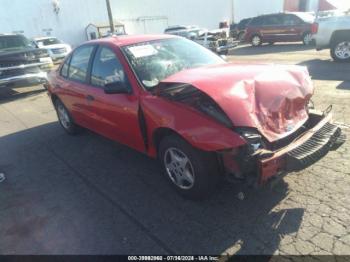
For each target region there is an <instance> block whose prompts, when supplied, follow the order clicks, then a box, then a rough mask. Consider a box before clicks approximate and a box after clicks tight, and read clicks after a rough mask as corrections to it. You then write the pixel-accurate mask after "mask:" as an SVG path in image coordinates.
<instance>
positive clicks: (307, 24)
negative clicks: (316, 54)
mask: <svg viewBox="0 0 350 262" xmlns="http://www.w3.org/2000/svg"><path fill="white" fill-rule="evenodd" d="M314 20H315V17H314V16H313V15H311V14H309V13H280V14H272V15H263V16H258V17H255V18H253V19H252V20H251V21H250V23H249V24H248V25H247V28H246V32H245V35H244V41H245V42H247V43H251V44H252V45H253V46H260V45H262V44H263V43H269V44H273V43H275V42H299V41H302V42H303V43H304V44H305V45H308V44H310V43H311V42H312V33H311V28H312V24H313V22H314Z"/></svg>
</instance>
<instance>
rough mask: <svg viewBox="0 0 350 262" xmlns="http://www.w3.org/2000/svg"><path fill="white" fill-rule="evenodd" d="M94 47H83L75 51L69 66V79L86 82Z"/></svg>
mask: <svg viewBox="0 0 350 262" xmlns="http://www.w3.org/2000/svg"><path fill="white" fill-rule="evenodd" d="M94 48H95V47H94V46H83V47H80V48H78V49H77V50H75V51H74V53H73V55H72V59H71V62H70V66H69V79H71V80H76V81H79V82H85V81H86V76H87V72H88V67H89V61H90V57H91V54H92V52H93V50H94Z"/></svg>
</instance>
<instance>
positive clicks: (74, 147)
mask: <svg viewBox="0 0 350 262" xmlns="http://www.w3.org/2000/svg"><path fill="white" fill-rule="evenodd" d="M228 59H229V60H230V61H231V62H233V63H281V64H298V65H304V66H307V67H308V68H309V71H310V74H311V75H312V78H313V81H314V85H315V95H314V98H313V101H314V103H315V106H316V107H317V108H319V109H326V108H327V106H328V105H330V104H332V105H333V113H334V117H335V119H336V121H337V122H338V123H340V124H341V125H342V126H343V129H344V131H345V132H346V133H348V134H349V133H350V132H349V131H350V129H347V128H348V127H350V117H349V115H350V103H349V101H350V74H349V72H350V64H340V63H334V62H333V61H331V59H330V56H329V51H328V50H326V51H321V52H317V51H315V50H314V49H312V48H306V47H304V46H303V45H300V44H282V45H274V46H263V47H258V48H252V47H249V46H240V47H237V48H236V49H235V50H233V51H232V52H231V55H230V56H229V57H228ZM349 159H350V143H349V142H346V144H344V145H343V146H342V147H341V148H340V149H339V150H337V151H335V152H331V153H329V154H328V155H327V156H326V157H325V158H324V159H323V160H321V161H319V162H318V163H316V164H315V165H314V166H312V167H311V168H309V169H307V170H305V171H303V172H300V173H296V174H290V175H289V176H287V177H286V178H285V179H284V181H281V182H280V183H279V184H278V185H276V186H275V187H274V188H273V189H268V188H265V189H260V190H254V189H249V188H243V187H241V186H238V185H222V186H221V187H220V188H219V189H218V191H217V193H216V194H215V195H214V196H213V197H211V198H210V199H208V200H204V201H200V202H193V201H188V200H184V199H183V198H181V197H179V196H178V195H177V194H176V193H175V192H174V191H173V190H172V189H171V187H170V186H169V185H168V183H167V181H166V180H165V179H164V178H163V177H162V175H161V170H160V167H159V166H158V164H157V162H156V161H154V160H150V159H149V158H147V157H146V156H144V155H142V154H140V153H137V152H135V151H133V150H131V149H128V148H127V147H124V146H122V145H119V144H117V143H114V142H111V141H109V140H107V139H105V138H102V137H100V136H98V135H96V134H93V133H91V132H88V131H86V132H84V134H82V135H79V136H74V137H72V136H68V135H67V134H66V133H65V132H64V131H63V129H62V128H61V127H60V126H59V124H58V122H57V117H56V114H55V111H54V109H53V107H52V104H51V102H50V101H49V98H48V97H47V95H46V92H45V90H44V89H43V88H42V87H41V86H38V85H33V86H26V87H13V88H2V89H0V173H1V172H4V173H5V175H6V180H5V181H4V182H2V183H0V212H1V216H0V253H1V254H150V253H151V254H303V255H306V254H348V255H350V212H349V206H350V198H349V196H348V194H349V191H350V161H349ZM239 192H243V193H244V199H243V200H242V199H239V198H238V197H237V195H238V193H239Z"/></svg>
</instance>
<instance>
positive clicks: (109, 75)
mask: <svg viewBox="0 0 350 262" xmlns="http://www.w3.org/2000/svg"><path fill="white" fill-rule="evenodd" d="M114 82H123V83H124V84H125V85H126V86H129V84H128V80H127V77H126V73H125V71H124V69H123V66H122V64H121V63H120V62H119V59H118V58H117V56H116V55H115V53H114V51H112V50H111V49H109V48H107V47H100V48H99V49H98V50H97V53H96V55H95V59H94V62H93V65H92V71H91V84H92V85H94V86H98V87H102V88H103V87H104V86H105V85H106V84H109V83H114Z"/></svg>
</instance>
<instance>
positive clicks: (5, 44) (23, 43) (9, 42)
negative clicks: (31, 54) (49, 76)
mask: <svg viewBox="0 0 350 262" xmlns="http://www.w3.org/2000/svg"><path fill="white" fill-rule="evenodd" d="M25 48H36V46H35V45H34V43H32V42H30V41H29V40H28V39H27V38H25V37H24V36H22V35H3V36H0V52H6V51H14V50H21V49H25Z"/></svg>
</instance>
